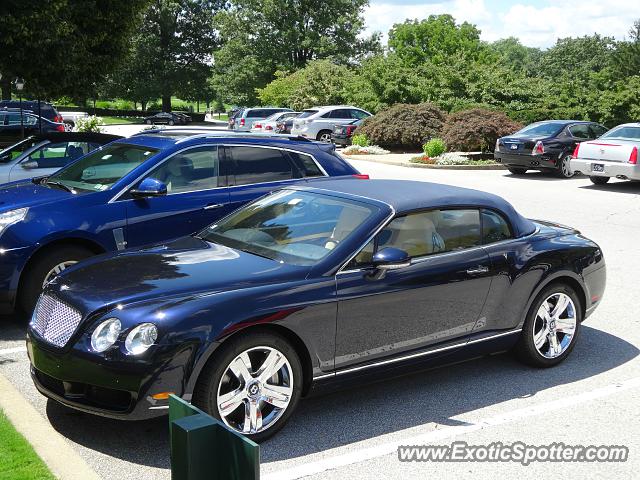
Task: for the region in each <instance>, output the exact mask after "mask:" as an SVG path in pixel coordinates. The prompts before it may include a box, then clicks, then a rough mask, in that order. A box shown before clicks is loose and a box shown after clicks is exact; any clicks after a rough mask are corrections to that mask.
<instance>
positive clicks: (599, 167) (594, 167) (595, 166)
mask: <svg viewBox="0 0 640 480" xmlns="http://www.w3.org/2000/svg"><path fill="white" fill-rule="evenodd" d="M591 171H592V172H604V165H603V164H602V163H592V164H591Z"/></svg>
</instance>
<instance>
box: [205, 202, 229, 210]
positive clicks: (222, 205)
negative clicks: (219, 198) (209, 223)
mask: <svg viewBox="0 0 640 480" xmlns="http://www.w3.org/2000/svg"><path fill="white" fill-rule="evenodd" d="M222 207H224V203H211V204H209V205H207V206H206V207H204V210H214V209H216V208H222Z"/></svg>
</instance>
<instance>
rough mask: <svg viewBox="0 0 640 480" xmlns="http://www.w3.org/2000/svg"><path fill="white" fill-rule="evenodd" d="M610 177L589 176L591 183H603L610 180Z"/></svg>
mask: <svg viewBox="0 0 640 480" xmlns="http://www.w3.org/2000/svg"><path fill="white" fill-rule="evenodd" d="M610 178H611V177H589V180H591V183H593V184H595V185H604V184H605V183H607V182H608V181H609V180H610Z"/></svg>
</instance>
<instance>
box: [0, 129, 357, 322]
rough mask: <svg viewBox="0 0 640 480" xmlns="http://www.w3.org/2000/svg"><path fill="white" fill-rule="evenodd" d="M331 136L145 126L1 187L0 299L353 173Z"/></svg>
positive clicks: (30, 300) (20, 296)
mask: <svg viewBox="0 0 640 480" xmlns="http://www.w3.org/2000/svg"><path fill="white" fill-rule="evenodd" d="M357 174H358V172H357V171H356V170H355V169H354V168H353V167H352V166H351V165H349V164H348V163H347V162H345V161H344V160H343V159H342V158H340V157H339V156H338V155H336V154H335V152H334V149H333V146H329V145H323V144H320V143H317V142H310V141H308V140H305V139H298V138H297V137H287V136H271V137H269V136H261V137H259V136H255V135H246V136H240V135H234V134H229V133H227V132H223V133H216V132H215V131H209V132H207V133H202V132H200V134H195V132H192V131H184V132H181V131H174V130H170V131H166V132H165V133H162V132H160V131H157V132H146V133H144V134H142V135H136V136H134V137H131V138H127V139H122V140H119V141H117V142H115V143H111V144H109V145H107V146H105V147H103V148H101V149H99V150H96V151H94V152H93V153H91V154H89V155H86V156H84V157H82V158H81V159H79V160H78V161H76V162H75V163H73V164H71V165H69V166H68V167H66V168H64V169H63V170H61V171H59V172H57V173H54V174H53V175H50V176H47V177H43V176H41V177H39V178H35V179H33V181H32V180H25V181H21V182H14V183H10V184H7V185H5V186H3V187H2V188H0V309H3V310H10V309H12V308H13V306H14V304H15V302H16V299H17V300H18V303H19V304H20V306H22V307H23V309H24V310H26V311H27V312H29V313H30V312H31V311H32V310H33V306H34V304H35V301H36V299H37V298H38V295H39V294H40V292H41V291H42V285H43V284H45V283H46V282H48V281H49V280H50V279H51V278H53V277H54V276H55V275H57V274H58V273H60V272H61V271H62V270H64V269H65V268H66V267H68V266H69V265H73V264H74V263H76V262H78V261H79V260H83V259H85V258H88V257H90V256H93V255H96V254H99V253H103V252H108V251H114V250H122V249H124V248H125V247H136V246H142V245H145V244H150V243H157V242H163V241H168V240H171V239H174V238H178V237H181V236H184V235H189V234H191V233H195V232H197V231H199V230H201V229H203V228H204V227H205V226H207V225H209V224H210V223H211V222H214V221H215V220H217V219H218V218H221V217H223V216H224V215H226V214H227V213H229V212H231V211H232V210H235V209H236V208H238V207H240V206H241V205H243V204H245V203H247V202H249V201H251V200H255V199H256V198H258V197H261V196H262V195H264V194H265V193H268V192H269V191H271V190H274V189H277V188H280V187H281V186H283V185H287V184H291V183H306V182H307V181H309V180H311V179H314V178H318V177H326V176H344V175H349V176H350V175H357Z"/></svg>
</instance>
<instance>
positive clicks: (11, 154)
mask: <svg viewBox="0 0 640 480" xmlns="http://www.w3.org/2000/svg"><path fill="white" fill-rule="evenodd" d="M41 141H42V140H37V139H36V138H35V137H29V138H27V139H26V140H22V141H21V142H18V143H16V144H15V145H12V146H11V147H8V148H5V149H4V150H2V151H0V163H8V162H10V161H11V160H13V159H14V158H17V157H19V156H20V155H22V154H23V153H24V152H26V151H27V150H29V149H30V148H32V147H34V146H35V145H37V144H38V143H40V142H41Z"/></svg>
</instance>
